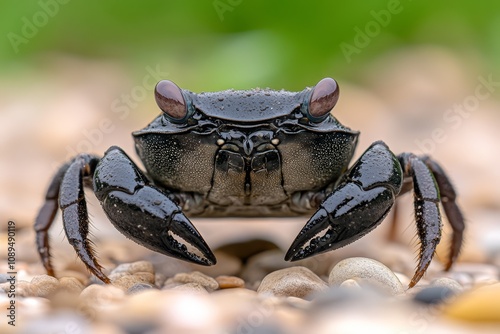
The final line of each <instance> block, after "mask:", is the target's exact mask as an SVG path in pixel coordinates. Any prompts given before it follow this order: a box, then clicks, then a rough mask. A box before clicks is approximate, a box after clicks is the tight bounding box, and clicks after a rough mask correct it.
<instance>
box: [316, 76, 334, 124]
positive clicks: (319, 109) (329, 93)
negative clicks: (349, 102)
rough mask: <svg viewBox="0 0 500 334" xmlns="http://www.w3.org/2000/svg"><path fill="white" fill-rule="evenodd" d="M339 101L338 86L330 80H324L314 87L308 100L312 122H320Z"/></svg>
mask: <svg viewBox="0 0 500 334" xmlns="http://www.w3.org/2000/svg"><path fill="white" fill-rule="evenodd" d="M338 99H339V86H338V85H337V82H336V81H335V80H333V79H332V78H324V79H323V80H321V81H320V82H318V84H317V85H316V86H315V87H314V90H313V92H312V94H311V99H310V100H309V116H310V119H311V120H312V121H322V120H323V119H324V118H325V117H326V116H327V115H328V114H329V113H330V111H331V110H332V109H333V107H334V106H335V104H337V100H338Z"/></svg>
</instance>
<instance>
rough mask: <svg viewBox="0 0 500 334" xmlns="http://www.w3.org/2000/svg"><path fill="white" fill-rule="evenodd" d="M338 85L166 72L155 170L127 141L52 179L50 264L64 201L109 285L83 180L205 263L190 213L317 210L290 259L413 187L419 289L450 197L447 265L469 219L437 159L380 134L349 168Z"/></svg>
mask: <svg viewBox="0 0 500 334" xmlns="http://www.w3.org/2000/svg"><path fill="white" fill-rule="evenodd" d="M338 97H339V87H338V85H337V82H336V81H335V80H333V79H331V78H325V79H323V80H321V81H320V82H319V83H318V84H317V85H316V86H315V87H313V88H306V89H305V90H303V91H301V92H297V93H294V92H287V91H283V90H282V91H274V90H269V89H254V90H248V91H235V90H227V91H222V92H213V93H201V94H196V93H193V92H190V91H187V90H183V89H180V88H179V87H178V86H177V85H175V84H174V83H173V82H171V81H167V80H163V81H160V82H159V83H158V84H157V86H156V88H155V98H156V102H157V104H158V106H159V108H160V109H161V110H162V113H161V114H160V115H159V116H158V117H157V118H155V119H154V120H153V121H152V122H151V123H150V124H149V125H148V126H147V127H146V128H144V129H142V130H139V131H136V132H134V133H133V137H134V139H135V145H136V150H137V153H138V155H139V157H140V158H141V160H142V162H143V164H144V167H145V169H146V171H147V173H144V172H142V171H141V169H140V168H139V167H137V165H136V164H135V163H134V162H133V161H132V160H131V159H130V158H129V157H128V156H127V154H126V153H125V152H124V151H123V150H122V149H121V148H119V147H117V146H113V147H111V148H109V149H108V150H107V151H106V152H105V154H104V156H103V157H99V156H95V155H92V154H86V153H82V154H79V155H77V156H76V157H74V158H73V159H71V161H69V162H67V163H66V164H64V165H63V166H62V167H61V168H60V169H59V170H58V172H57V173H56V174H55V176H54V177H53V179H52V182H51V183H50V185H49V188H48V190H47V193H46V197H45V204H44V205H43V207H42V208H41V209H40V212H39V214H38V216H37V218H36V222H35V230H36V242H37V246H38V252H39V254H40V256H41V259H42V262H43V265H44V266H45V268H46V270H47V272H48V273H49V274H50V275H54V270H53V266H52V264H51V258H50V252H49V250H50V248H49V238H48V231H49V228H50V226H51V225H52V223H53V221H54V218H55V215H56V213H57V209H58V208H60V209H61V211H62V219H63V225H64V230H65V232H66V236H67V238H68V241H69V243H70V244H71V245H72V246H73V247H74V249H75V251H76V253H77V255H78V257H79V258H80V259H81V260H82V261H83V263H84V264H85V265H86V266H87V268H88V269H89V271H90V272H91V273H93V274H94V275H95V276H97V277H98V278H99V279H101V280H102V281H104V282H106V283H109V282H110V280H109V278H108V277H107V276H106V275H105V274H104V273H103V271H102V269H103V268H102V267H101V266H100V265H99V263H98V261H97V260H96V257H95V254H94V250H93V248H92V247H91V241H90V240H89V239H88V232H89V230H88V225H89V217H88V211H87V205H86V200H85V196H84V186H91V187H92V188H93V190H94V193H95V195H96V197H97V198H98V200H99V201H100V203H101V205H102V207H103V209H104V211H105V213H106V215H107V216H108V218H109V220H110V221H111V222H112V223H113V225H114V226H115V228H116V229H118V230H119V231H120V232H121V233H123V234H124V235H125V236H127V237H128V238H130V239H132V240H133V241H135V242H137V243H138V244H140V245H143V246H145V247H147V248H149V249H151V250H153V251H156V252H159V253H162V254H165V255H169V256H173V257H176V258H179V259H182V260H186V261H190V262H194V263H197V264H201V265H213V264H215V263H216V259H215V256H214V254H213V253H212V251H211V250H210V248H209V246H208V245H207V243H206V242H205V240H204V239H203V237H202V236H201V235H200V233H199V232H198V231H197V230H196V228H195V227H194V226H193V224H192V223H191V222H190V220H189V219H188V218H187V217H186V215H185V214H188V215H190V216H193V217H194V216H205V217H224V216H298V215H309V216H311V218H310V219H309V221H308V222H307V223H306V224H305V226H304V228H303V229H302V230H301V231H300V233H299V234H298V236H297V237H296V238H295V240H294V241H293V242H292V245H291V246H290V248H289V250H288V252H287V253H286V256H285V259H286V260H291V261H295V260H300V259H304V258H306V257H309V256H312V255H316V254H319V253H322V252H326V251H330V250H334V249H337V248H340V247H342V246H345V245H347V244H349V243H351V242H353V241H355V240H357V239H359V238H361V237H362V236H364V235H365V234H367V233H368V232H370V231H371V230H373V229H374V228H375V227H377V226H378V225H379V224H380V223H381V222H382V220H383V219H384V218H385V216H386V215H387V214H388V212H389V211H390V209H391V207H392V206H393V204H394V203H395V200H396V197H397V196H399V195H402V194H404V193H406V192H408V191H410V190H413V193H414V207H415V220H416V225H417V232H418V237H419V239H420V244H421V245H420V252H419V259H418V265H417V268H416V272H415V274H414V276H413V278H412V279H411V283H410V287H413V286H414V285H415V284H417V282H418V281H419V280H420V278H421V277H422V276H423V275H424V273H425V271H426V269H427V267H428V266H429V264H430V262H431V260H432V258H433V255H434V253H435V250H436V246H437V245H438V243H439V242H440V239H441V228H442V226H441V216H440V209H439V204H440V203H441V204H442V206H443V208H444V212H445V213H446V216H447V217H448V221H449V223H450V225H451V227H452V230H453V234H452V241H451V247H450V252H449V256H448V259H447V262H446V264H445V269H449V268H450V267H451V265H452V264H453V262H454V261H455V260H456V258H457V256H458V254H459V251H460V248H461V244H462V237H463V231H464V219H463V216H462V214H461V212H460V209H459V208H458V206H457V205H456V203H455V197H456V195H455V191H454V189H453V187H452V185H451V183H450V181H449V179H448V177H447V176H446V174H445V172H444V171H443V170H442V168H441V167H440V166H439V164H438V163H437V162H435V161H434V160H433V159H431V158H429V157H427V156H416V155H414V154H412V153H403V154H400V155H397V156H396V155H394V154H393V153H392V152H391V151H390V150H389V148H388V147H387V145H386V144H385V143H384V142H382V141H377V142H375V143H373V144H372V145H371V146H370V147H369V148H368V149H367V150H366V151H365V152H364V153H363V154H362V156H361V157H360V158H359V159H358V160H357V161H356V162H354V164H353V165H352V166H351V167H349V162H350V160H351V158H352V156H353V153H354V149H355V147H356V144H357V138H358V135H359V133H358V132H356V131H352V130H351V129H349V128H347V127H345V126H343V125H342V124H340V123H339V122H338V121H337V120H336V119H335V118H334V116H333V115H332V114H331V110H332V108H333V107H334V106H335V104H336V103H337V100H338Z"/></svg>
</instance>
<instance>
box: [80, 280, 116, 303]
mask: <svg viewBox="0 0 500 334" xmlns="http://www.w3.org/2000/svg"><path fill="white" fill-rule="evenodd" d="M124 297H125V292H123V290H122V289H120V288H117V287H115V286H113V285H99V284H92V285H89V286H88V287H86V288H85V289H83V291H82V292H81V293H80V299H81V300H82V301H84V302H86V303H87V304H89V305H101V304H109V303H117V302H121V301H122V300H123V299H124Z"/></svg>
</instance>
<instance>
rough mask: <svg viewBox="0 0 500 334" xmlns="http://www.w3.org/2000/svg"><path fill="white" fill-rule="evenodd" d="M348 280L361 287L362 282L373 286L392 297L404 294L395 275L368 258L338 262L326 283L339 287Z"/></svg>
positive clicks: (354, 258) (355, 258)
mask: <svg viewBox="0 0 500 334" xmlns="http://www.w3.org/2000/svg"><path fill="white" fill-rule="evenodd" d="M348 279H354V280H356V281H357V282H358V283H360V284H361V285H363V283H364V282H366V283H368V284H371V285H375V286H377V287H379V288H381V289H382V290H384V291H386V292H388V293H390V294H392V295H399V294H402V293H404V288H403V285H402V284H401V282H400V281H399V279H398V278H397V277H396V275H394V273H393V272H392V271H391V270H390V269H389V268H387V267H386V266H385V265H383V264H382V263H380V262H378V261H375V260H372V259H369V258H363V257H352V258H348V259H345V260H342V261H340V262H339V263H337V265H336V266H335V267H334V268H333V269H332V271H331V272H330V276H329V277H328V283H329V284H330V285H332V286H339V285H340V284H342V282H344V281H346V280H348Z"/></svg>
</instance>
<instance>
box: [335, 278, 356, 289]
mask: <svg viewBox="0 0 500 334" xmlns="http://www.w3.org/2000/svg"><path fill="white" fill-rule="evenodd" d="M340 287H341V288H348V289H361V286H360V285H359V283H358V282H356V281H355V280H353V279H348V280H345V281H343V282H342V283H340Z"/></svg>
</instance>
